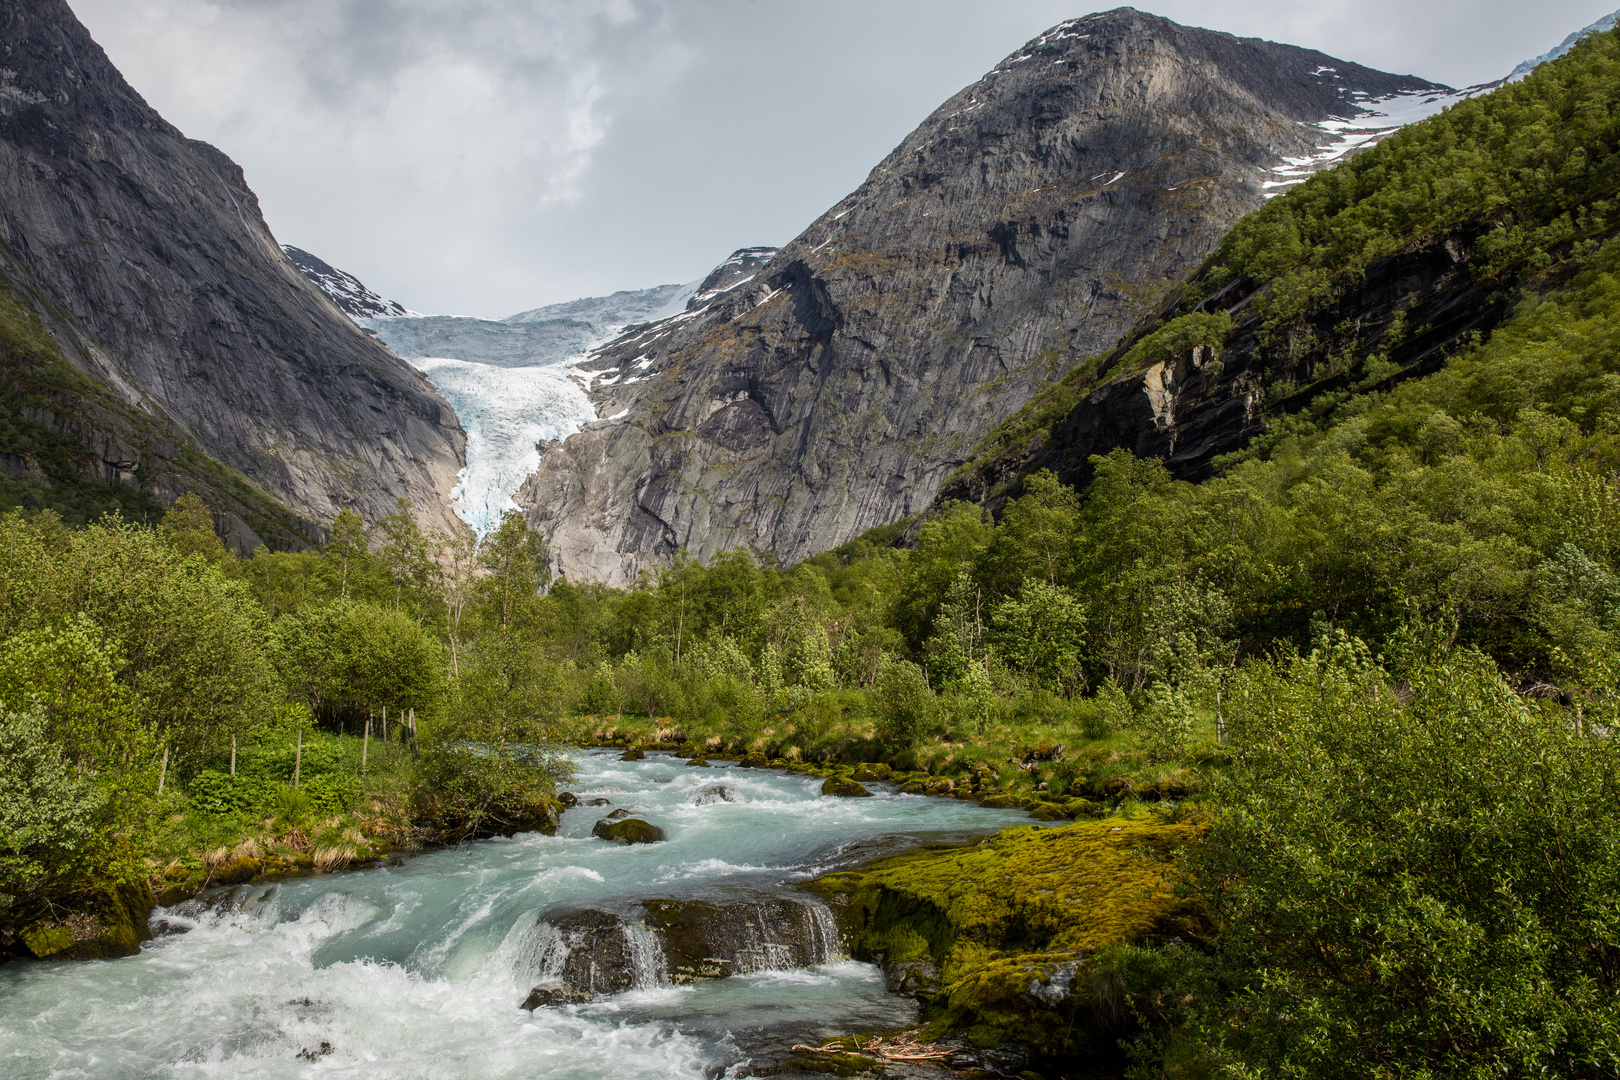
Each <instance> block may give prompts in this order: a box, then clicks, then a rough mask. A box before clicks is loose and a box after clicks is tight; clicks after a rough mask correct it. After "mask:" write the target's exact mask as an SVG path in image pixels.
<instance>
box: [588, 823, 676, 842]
mask: <svg viewBox="0 0 1620 1080" xmlns="http://www.w3.org/2000/svg"><path fill="white" fill-rule="evenodd" d="M591 835H592V836H598V837H601V838H602V839H603V840H610V841H612V842H613V843H615V844H656V843H658V842H659V841H660V840H662V839H663V838H664V830H663V829H660V828H659V827H658V826H656V825H654V824H652V823H651V822H648V821H642V820H641V819H640V818H633V817H627V818H621V819H620V820H618V821H609V820H608V819H607V818H603V819H602V820H601V821H598V822H597V823H596V827H595V828H594V829H592V830H591Z"/></svg>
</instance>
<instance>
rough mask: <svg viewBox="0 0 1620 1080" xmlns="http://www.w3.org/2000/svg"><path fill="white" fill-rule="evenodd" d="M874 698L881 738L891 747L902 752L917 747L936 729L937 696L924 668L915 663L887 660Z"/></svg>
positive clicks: (880, 674) (882, 665)
mask: <svg viewBox="0 0 1620 1080" xmlns="http://www.w3.org/2000/svg"><path fill="white" fill-rule="evenodd" d="M872 698H873V701H874V703H875V705H876V712H877V719H878V737H879V738H880V739H882V740H883V741H884V742H886V743H888V744H889V745H891V746H894V747H897V748H900V749H904V748H906V747H910V746H915V745H916V744H917V743H918V741H919V740H921V739H922V738H923V736H925V735H927V734H929V733H930V731H931V730H932V727H933V719H934V710H935V703H934V695H933V692H932V691H930V690H929V689H928V680H927V678H926V677H925V676H924V675H923V672H922V668H920V667H918V666H917V665H916V664H913V663H912V662H911V661H909V660H897V659H892V658H890V657H884V658H883V660H882V662H881V663H880V664H879V666H878V678H877V687H876V688H875V690H874V692H873V694H872Z"/></svg>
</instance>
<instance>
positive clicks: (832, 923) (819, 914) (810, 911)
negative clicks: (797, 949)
mask: <svg viewBox="0 0 1620 1080" xmlns="http://www.w3.org/2000/svg"><path fill="white" fill-rule="evenodd" d="M804 910H805V915H806V917H807V918H808V919H809V920H810V933H809V935H808V936H809V939H810V951H811V955H812V957H813V959H812V960H811V961H810V962H811V963H812V964H831V963H833V962H835V961H838V960H846V959H848V957H847V956H846V955H845V953H844V946H843V942H841V941H840V940H839V939H838V920H836V919H834V918H833V913H832V910H831V909H830V908H828V907H827V905H826V904H823V903H822V902H821V901H819V900H811V901H807V902H806V903H805V904H804Z"/></svg>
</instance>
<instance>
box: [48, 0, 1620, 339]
mask: <svg viewBox="0 0 1620 1080" xmlns="http://www.w3.org/2000/svg"><path fill="white" fill-rule="evenodd" d="M69 2H70V3H71V4H72V6H73V8H74V10H75V12H77V13H78V15H79V16H80V18H81V19H83V20H84V22H85V24H86V25H87V26H89V28H90V30H91V32H92V33H93V34H94V35H95V36H96V38H97V40H98V41H99V42H100V43H101V44H102V46H103V47H104V48H106V49H107V51H108V53H109V55H110V56H111V57H112V59H113V61H114V62H115V63H117V64H118V65H119V67H120V68H121V69H122V70H123V72H124V74H125V75H126V76H127V77H128V78H129V80H130V82H131V83H132V84H133V85H134V86H135V88H136V89H137V90H139V91H141V93H143V94H144V95H145V96H146V97H147V99H148V100H149V101H150V102H151V103H152V104H153V105H154V106H155V107H156V108H157V109H158V110H159V111H160V112H162V113H163V114H164V115H165V116H166V117H167V118H168V119H169V120H171V121H172V122H174V123H175V124H176V125H178V126H179V127H180V128H181V129H182V130H184V131H186V133H187V134H189V135H191V136H193V137H195V138H200V139H206V140H207V141H209V142H212V143H214V144H216V145H217V146H219V147H220V148H221V149H223V150H225V151H226V152H227V153H229V154H230V155H231V156H232V157H234V158H236V159H237V161H239V162H241V163H242V165H243V166H244V167H245V168H246V170H247V173H248V179H249V182H250V183H252V184H253V186H254V189H255V190H256V191H257V192H258V193H259V195H260V198H261V200H262V202H263V204H264V208H265V214H266V217H267V218H268V219H269V221H270V224H271V227H272V228H273V229H274V230H275V231H276V234H277V235H278V236H279V237H280V238H281V239H282V240H284V241H286V242H288V243H294V244H297V245H299V246H301V247H305V248H308V249H309V250H311V251H314V252H316V253H317V254H319V255H321V256H322V257H323V258H325V259H327V260H329V261H331V262H332V263H334V264H335V265H338V266H341V267H343V268H344V269H346V270H349V271H351V272H353V273H355V274H357V275H358V276H360V277H361V278H362V279H363V280H364V281H366V282H367V283H368V284H370V285H371V286H372V287H373V288H376V289H377V290H378V291H380V292H383V293H384V294H386V295H389V296H392V297H395V298H397V299H399V300H401V301H403V302H404V303H406V304H408V305H410V306H412V307H414V308H417V309H418V310H427V311H436V312H453V313H458V314H476V315H486V316H487V315H503V314H508V313H510V312H513V311H517V310H520V309H524V308H529V307H534V306H536V305H538V304H542V303H547V302H551V301H556V300H563V299H569V298H571V297H574V296H579V295H586V294H593V293H601V292H610V291H613V290H615V289H620V288H635V287H641V286H645V285H651V284H655V283H660V282H666V281H679V280H688V279H691V278H693V277H695V276H697V275H699V274H700V273H702V272H703V271H704V270H706V269H707V268H708V267H709V266H710V265H712V264H713V263H715V262H717V261H718V260H719V259H720V258H722V257H724V256H725V255H726V254H727V253H728V252H729V251H731V250H732V249H733V248H736V247H740V246H744V245H748V244H755V243H782V242H784V241H786V240H787V239H789V238H791V237H792V236H793V235H794V234H795V233H797V232H798V230H799V229H800V228H802V227H803V226H804V225H805V224H807V223H808V222H809V221H810V220H811V219H813V218H814V217H815V216H816V215H817V214H819V213H820V212H821V211H822V210H823V209H825V208H826V207H827V206H828V205H830V204H831V203H833V202H835V201H836V200H837V199H838V198H840V197H841V196H842V195H843V194H844V193H846V192H847V191H849V190H850V189H851V188H853V187H854V186H855V185H856V184H858V183H859V182H860V181H861V179H862V178H863V177H864V176H865V175H866V173H867V171H868V170H869V169H870V168H871V167H872V166H873V165H874V164H876V162H877V161H878V160H879V159H880V158H881V157H882V156H883V155H884V154H885V153H887V152H888V150H889V149H891V148H892V147H893V146H894V145H895V144H896V143H897V142H898V141H899V140H900V139H901V138H903V137H904V136H905V134H906V133H907V132H908V131H909V130H910V129H911V128H912V127H913V126H915V125H916V124H917V122H918V121H920V120H921V119H922V118H923V117H924V116H926V115H927V114H928V113H929V112H930V111H932V109H933V108H934V107H935V106H936V105H937V104H939V103H940V102H941V101H943V100H944V99H945V98H946V97H948V96H949V95H950V94H952V93H954V92H955V91H956V90H958V89H960V88H961V87H962V86H964V85H966V84H968V83H970V82H972V81H973V80H975V79H976V78H978V77H979V75H980V74H982V73H983V72H984V71H985V70H987V69H989V68H990V67H992V66H994V65H995V64H996V63H997V62H998V61H999V60H1000V59H1002V58H1003V57H1004V56H1006V55H1008V54H1009V53H1012V52H1013V51H1014V50H1015V49H1017V48H1018V46H1019V45H1021V44H1022V43H1023V42H1024V41H1026V40H1028V39H1029V38H1031V37H1033V36H1035V35H1037V34H1039V33H1040V32H1041V31H1043V30H1044V29H1046V28H1047V27H1049V26H1051V25H1053V24H1055V23H1057V22H1060V21H1062V20H1063V19H1065V18H1069V17H1072V16H1074V15H1078V14H1083V13H1084V9H1083V8H1076V7H1074V6H1073V5H1072V4H1069V3H1060V2H1056V0H141V2H140V3H138V4H132V3H130V2H129V0H69ZM1613 3H1615V0H1591V2H1583V0H1542V2H1541V3H1539V4H1537V5H1526V4H1522V3H1514V4H1509V3H1505V2H1501V0H1489V2H1485V0H1472V2H1470V0H1431V2H1429V3H1426V4H1413V3H1411V2H1410V0H1361V2H1358V3H1350V2H1346V0H1319V2H1317V3H1314V4H1300V3H1298V2H1297V0H1248V2H1237V0H1203V2H1193V0H1161V2H1152V3H1144V4H1142V5H1140V6H1143V7H1147V8H1150V9H1152V10H1154V11H1156V12H1158V13H1159V14H1163V15H1166V16H1168V17H1170V18H1173V19H1177V20H1178V21H1181V22H1187V23H1192V24H1196V25H1202V26H1208V27H1212V28H1214V29H1220V30H1227V31H1230V32H1232V33H1237V34H1242V35H1245V36H1258V37H1267V38H1271V39H1273V40H1278V41H1287V42H1291V43H1293V44H1298V45H1305V46H1308V47H1311V48H1316V49H1321V50H1322V51H1324V52H1327V53H1330V54H1332V55H1335V56H1339V57H1343V58H1345V59H1349V60H1354V61H1357V62H1359V63H1364V64H1368V65H1370V66H1373V67H1379V68H1384V69H1386V70H1391V71H1397V72H1401V73H1408V72H1410V73H1413V74H1417V75H1422V76H1424V77H1426V78H1431V79H1435V80H1437V81H1442V82H1448V83H1451V84H1453V85H1467V84H1471V83H1476V82H1481V81H1485V80H1487V79H1491V78H1495V77H1498V76H1500V75H1502V74H1505V73H1506V72H1507V71H1508V70H1509V69H1510V68H1512V66H1513V65H1514V64H1515V63H1517V62H1518V61H1519V60H1521V59H1524V58H1525V57H1527V56H1530V55H1533V54H1536V53H1540V52H1542V51H1544V50H1546V49H1547V48H1550V47H1551V46H1552V45H1555V44H1556V43H1557V42H1558V41H1559V40H1561V39H1562V38H1563V37H1564V35H1565V34H1567V33H1569V32H1570V31H1571V30H1573V29H1575V28H1577V27H1580V26H1583V25H1586V24H1587V23H1590V22H1592V21H1593V20H1595V19H1597V18H1598V17H1600V16H1602V15H1604V14H1606V13H1607V11H1608V10H1611V9H1610V8H1609V6H1608V5H1610V4H1613Z"/></svg>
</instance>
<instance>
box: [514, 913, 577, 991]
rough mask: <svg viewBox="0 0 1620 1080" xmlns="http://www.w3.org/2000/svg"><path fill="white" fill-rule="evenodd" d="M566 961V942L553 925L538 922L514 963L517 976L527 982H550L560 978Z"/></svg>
mask: <svg viewBox="0 0 1620 1080" xmlns="http://www.w3.org/2000/svg"><path fill="white" fill-rule="evenodd" d="M567 963H568V942H567V940H566V939H564V938H563V936H562V933H561V932H560V931H558V929H557V928H556V927H555V926H552V925H551V924H550V923H548V922H538V923H536V924H535V925H534V928H533V930H531V931H530V932H529V937H528V940H527V941H526V942H524V945H523V952H522V953H521V954H520V955H519V957H518V960H517V963H516V964H515V965H514V966H515V968H516V970H517V974H518V978H519V979H520V980H527V981H528V982H531V983H535V982H552V981H556V980H558V979H561V978H562V974H563V966H564V965H565V964H567Z"/></svg>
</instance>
